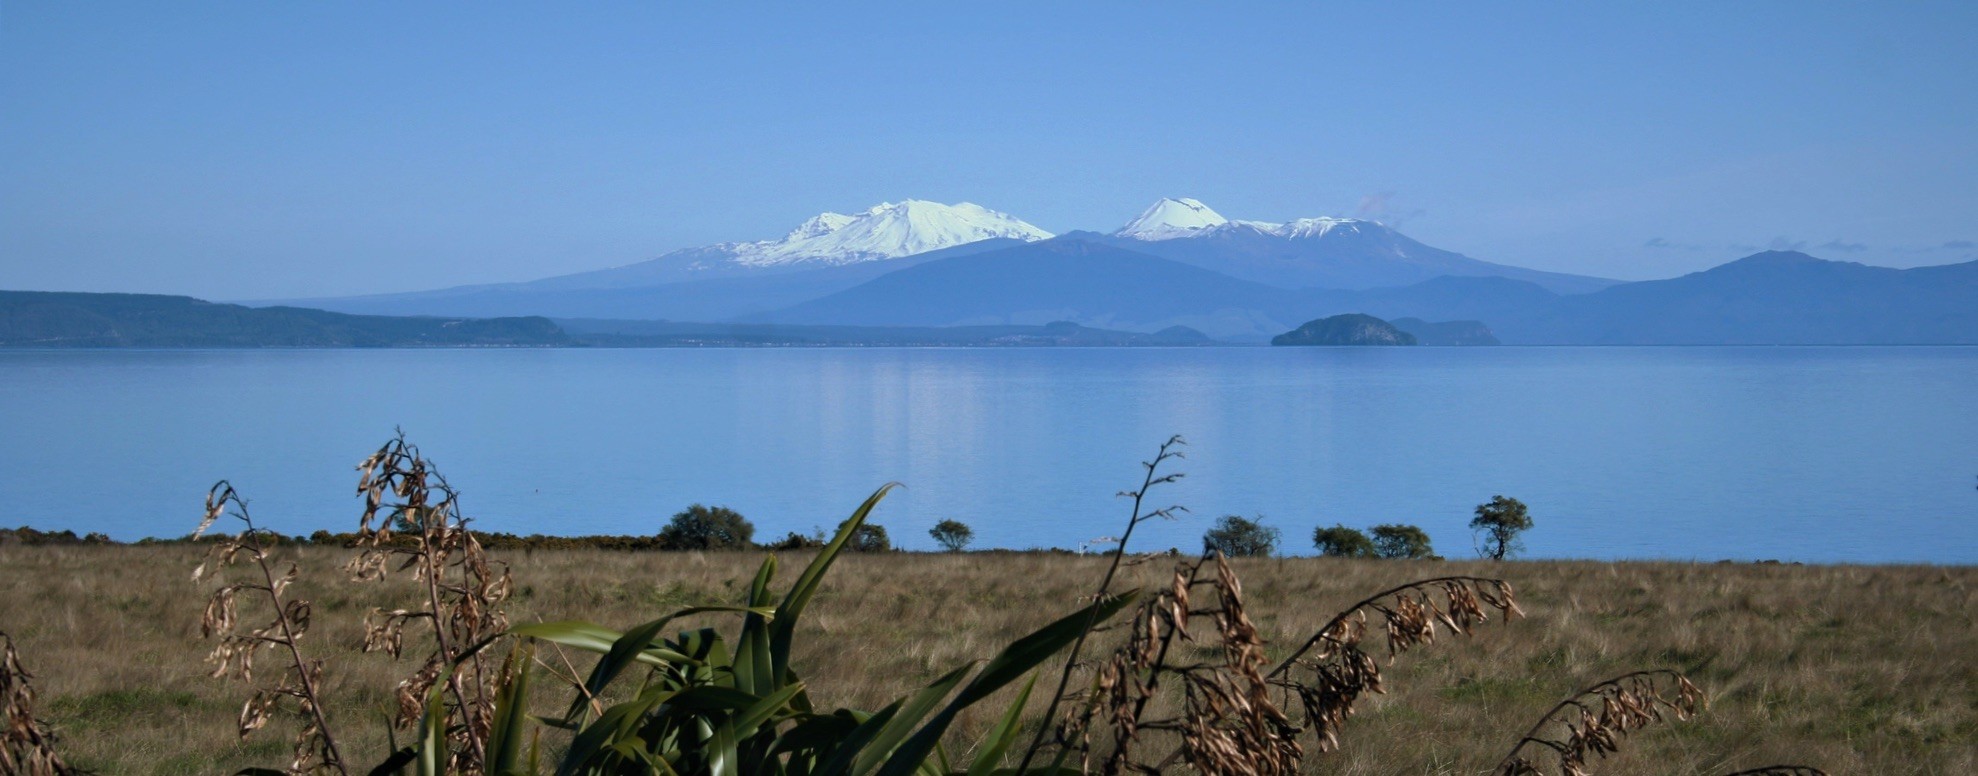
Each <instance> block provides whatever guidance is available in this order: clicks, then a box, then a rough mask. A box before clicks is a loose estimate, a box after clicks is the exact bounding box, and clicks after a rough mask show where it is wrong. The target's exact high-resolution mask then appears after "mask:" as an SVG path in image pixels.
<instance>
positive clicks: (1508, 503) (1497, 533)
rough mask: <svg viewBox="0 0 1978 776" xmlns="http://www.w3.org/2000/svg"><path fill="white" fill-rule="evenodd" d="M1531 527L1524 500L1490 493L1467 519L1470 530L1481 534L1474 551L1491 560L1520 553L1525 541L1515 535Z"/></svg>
mask: <svg viewBox="0 0 1978 776" xmlns="http://www.w3.org/2000/svg"><path fill="white" fill-rule="evenodd" d="M1531 527H1532V516H1531V514H1530V513H1529V512H1527V511H1526V510H1525V502H1522V501H1519V500H1517V499H1515V498H1505V497H1503V496H1491V497H1490V501H1489V502H1488V503H1483V504H1478V505H1477V516H1476V517H1475V518H1474V519H1472V520H1470V530H1472V531H1476V532H1477V533H1478V534H1479V535H1480V536H1479V538H1480V541H1479V542H1478V546H1477V554H1478V555H1482V556H1484V557H1486V558H1489V559H1491V560H1503V559H1505V558H1508V557H1511V556H1513V555H1516V554H1518V553H1520V552H1523V551H1524V549H1525V543H1524V542H1522V541H1520V540H1519V539H1518V534H1521V533H1524V532H1525V530H1526V529H1529V528H1531Z"/></svg>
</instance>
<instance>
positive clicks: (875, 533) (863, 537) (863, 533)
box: [845, 523, 893, 552]
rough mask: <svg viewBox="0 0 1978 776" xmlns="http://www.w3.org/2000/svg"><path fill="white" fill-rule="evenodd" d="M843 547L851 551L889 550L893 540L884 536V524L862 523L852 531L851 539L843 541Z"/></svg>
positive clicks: (891, 547)
mask: <svg viewBox="0 0 1978 776" xmlns="http://www.w3.org/2000/svg"><path fill="white" fill-rule="evenodd" d="M845 549H848V550H851V551H852V552H891V551H892V550H893V540H891V539H888V538H886V526H883V525H875V524H873V523H864V524H861V525H860V526H859V527H858V528H857V529H855V530H853V531H852V537H851V539H849V540H847V541H846V542H845Z"/></svg>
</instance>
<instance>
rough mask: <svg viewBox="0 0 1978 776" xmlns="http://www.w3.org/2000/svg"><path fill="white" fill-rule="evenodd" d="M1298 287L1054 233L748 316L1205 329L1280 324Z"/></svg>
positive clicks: (867, 322)
mask: <svg viewBox="0 0 1978 776" xmlns="http://www.w3.org/2000/svg"><path fill="white" fill-rule="evenodd" d="M1299 300H1300V294H1299V293H1298V292H1294V291H1289V290H1286V289H1280V288H1273V287H1271V286H1266V285H1263V284H1261V283H1252V282H1249V281H1244V280H1238V279H1236V278H1232V277H1229V276H1227V275H1221V274H1217V273H1215V272H1210V271H1208V270H1205V269H1202V268H1200V267H1193V266H1189V265H1187V264H1183V263H1180V262H1175V261H1169V260H1167V259H1161V258H1157V257H1153V256H1148V255H1146V254H1142V253H1135V252H1133V251H1128V250H1125V249H1122V248H1119V247H1116V246H1113V245H1108V244H1104V243H1099V242H1092V241H1086V240H1077V239H1064V238H1059V239H1055V240H1046V241H1044V242H1038V243H1031V244H1028V245H1023V246H1018V247H1014V248H1005V249H1003V250H998V251H989V252H985V253H979V254H973V255H968V256H961V257H956V258H949V259H943V260H940V261H931V262H927V263H924V264H920V265H918V266H915V267H910V268H907V269H903V270H899V271H897V272H892V273H888V274H886V275H884V276H882V277H879V278H877V279H875V280H872V281H870V282H867V283H864V284H861V285H859V286H856V287H854V288H850V289H847V290H844V291H840V292H838V293H835V294H831V295H829V296H825V297H823V298H820V299H816V300H813V301H810V302H805V303H803V304H799V305H794V306H791V307H788V308H785V309H782V310H778V311H776V312H773V313H768V314H765V315H760V316H752V317H751V318H750V320H754V321H759V322H765V323H816V324H833V325H860V326H878V325H896V326H898V325H904V326H970V325H1010V324H1036V323H1045V322H1049V321H1057V320H1070V321H1077V322H1079V323H1081V324H1084V325H1087V326H1097V327H1102V328H1125V329H1134V330H1143V331H1153V330H1157V329H1161V328H1166V327H1169V326H1189V327H1191V328H1195V329H1198V330H1201V331H1204V332H1207V333H1208V334H1209V335H1210V336H1220V335H1221V334H1222V333H1226V332H1232V331H1234V332H1238V333H1244V332H1251V331H1253V330H1257V329H1259V328H1260V327H1262V326H1266V325H1269V326H1272V327H1273V328H1272V329H1270V330H1275V331H1282V330H1283V329H1284V326H1282V325H1276V324H1275V323H1274V319H1273V318H1272V316H1273V315H1276V314H1280V313H1282V312H1283V311H1286V310H1290V309H1295V308H1297V307H1299V306H1301V304H1300V301H1299Z"/></svg>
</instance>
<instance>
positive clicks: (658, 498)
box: [0, 347, 1978, 563]
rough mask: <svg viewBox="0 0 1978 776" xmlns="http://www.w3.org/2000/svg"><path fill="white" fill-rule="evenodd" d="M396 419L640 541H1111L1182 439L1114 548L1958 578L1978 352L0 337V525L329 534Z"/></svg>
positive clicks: (488, 519)
mask: <svg viewBox="0 0 1978 776" xmlns="http://www.w3.org/2000/svg"><path fill="white" fill-rule="evenodd" d="M394 427H403V429H404V430H405V433H406V434H407V435H408V437H409V438H410V439H411V440H412V441H413V442H415V443H417V444H418V445H420V446H421V448H423V450H424V451H425V453H426V454H427V456H428V457H429V458H431V459H433V460H434V461H435V462H437V464H438V465H439V467H440V469H441V471H442V472H444V473H445V475H446V476H447V477H448V479H449V480H451V482H452V483H453V484H454V485H455V487H457V488H458V489H459V490H460V492H461V493H462V495H463V505H464V507H465V511H466V512H467V514H468V515H469V516H470V517H474V518H476V520H477V523H476V525H477V526H479V527H481V528H485V529H489V530H497V531H511V532H519V533H553V534H588V533H613V534H618V533H627V534H650V533H654V532H657V531H658V530H659V527H660V526H661V525H662V524H664V522H665V521H666V519H667V517H668V516H670V515H671V514H672V513H674V512H676V511H678V510H680V509H681V508H683V507H685V506H687V505H688V504H690V503H695V502H701V503H707V504H719V505H725V506H728V507H731V508H734V509H736V510H738V511H740V512H742V513H743V514H744V515H746V516H748V517H749V518H750V519H751V520H752V521H753V522H754V523H755V524H756V526H757V539H758V540H771V539H774V538H777V537H780V536H782V535H783V534H784V533H785V532H787V531H798V532H801V533H810V532H812V531H813V530H816V529H821V528H829V527H831V526H833V525H835V524H836V523H837V522H838V521H839V520H842V519H843V518H844V517H845V515H846V514H848V513H849V512H850V510H851V509H852V508H853V507H855V506H856V505H857V504H858V503H859V501H860V500H862V499H863V498H864V497H865V496H866V495H868V494H869V493H871V491H872V490H873V489H874V488H876V487H878V486H879V485H881V484H883V483H886V482H889V481H899V482H901V483H904V484H905V485H906V486H907V487H906V489H905V490H901V491H898V492H896V493H895V494H894V495H892V496H890V497H889V498H888V499H887V501H886V502H885V503H884V504H883V505H882V506H881V507H880V509H879V510H878V512H877V513H876V521H877V522H878V523H880V524H881V525H883V526H885V527H886V528H887V529H888V531H889V533H890V534H891V536H892V538H893V540H894V542H895V543H896V544H898V545H902V546H905V547H909V548H914V549H931V548H933V547H934V543H933V541H932V540H931V539H929V537H928V536H927V529H928V528H929V527H930V526H932V525H933V524H934V523H935V522H937V521H939V520H941V519H944V518H953V519H958V520H961V521H963V522H965V523H967V524H969V525H971V526H973V527H974V529H975V533H976V545H977V546H978V547H989V546H993V547H1067V548H1076V547H1079V546H1080V545H1081V544H1082V543H1086V542H1089V541H1091V540H1093V539H1096V538H1099V537H1104V536H1109V535H1114V534H1117V533H1118V532H1119V530H1120V528H1121V527H1122V523H1123V520H1124V518H1125V515H1126V509H1127V507H1128V504H1127V502H1125V501H1124V500H1122V499H1119V498H1117V497H1116V496H1115V495H1114V494H1116V493H1117V492H1118V491H1121V490H1125V489H1127V488H1129V487H1132V486H1135V485H1137V484H1138V483H1139V479H1140V474H1141V473H1140V468H1139V462H1140V461H1142V460H1145V459H1147V458H1148V457H1149V456H1151V455H1152V454H1153V452H1154V449H1155V447H1156V445H1158V444H1159V443H1160V442H1161V441H1162V440H1164V439H1166V438H1167V437H1168V436H1170V435H1172V434H1180V435H1182V436H1184V437H1186V439H1187V441H1188V443H1189V444H1188V446H1187V447H1186V448H1185V451H1186V453H1187V456H1188V457H1187V459H1186V460H1184V461H1181V462H1179V465H1178V466H1177V467H1176V469H1177V470H1179V471H1183V472H1186V475H1187V476H1186V478H1185V479H1183V480H1182V481H1180V482H1178V483H1176V484H1174V485H1172V486H1169V487H1167V488H1165V489H1163V490H1161V491H1159V492H1158V493H1157V494H1156V495H1155V496H1154V497H1153V499H1154V501H1156V502H1158V503H1159V504H1161V505H1165V504H1168V503H1178V504H1182V505H1185V506H1187V507H1188V508H1189V509H1191V510H1192V513H1191V514H1189V515H1186V516H1183V517H1182V518H1180V519H1178V520H1175V521H1172V522H1160V523H1149V524H1147V525H1145V526H1143V527H1142V529H1141V531H1142V533H1140V534H1139V535H1137V536H1136V538H1135V544H1136V546H1137V547H1138V548H1140V549H1166V548H1168V547H1170V546H1172V547H1179V548H1181V549H1183V550H1193V549H1199V547H1200V543H1201V539H1200V537H1201V534H1202V532H1203V530H1204V529H1205V528H1206V527H1207V526H1208V524H1209V523H1210V522H1211V521H1212V520H1213V519H1214V518H1215V517H1216V516H1219V515H1224V514H1242V515H1246V516H1253V517H1254V516H1259V515H1261V516H1263V518H1264V520H1265V522H1266V524H1267V525H1272V526H1276V527H1278V528H1280V529H1282V531H1283V542H1282V545H1281V546H1282V547H1283V548H1284V549H1285V550H1286V551H1288V552H1291V553H1298V554H1308V553H1310V552H1312V549H1311V534H1312V530H1313V528H1314V527H1315V526H1319V525H1327V526H1330V525H1332V524H1334V523H1344V524H1346V525H1349V526H1355V527H1365V526H1368V525H1372V524H1376V523H1389V522H1401V523H1413V524H1417V525H1420V526H1422V527H1423V528H1425V529H1426V530H1427V531H1428V532H1429V534H1430V535H1431V536H1432V537H1433V539H1434V542H1435V547H1436V549H1437V550H1438V551H1439V552H1441V553H1442V554H1444V555H1447V556H1450V557H1468V556H1472V555H1473V554H1474V550H1473V548H1474V545H1473V542H1472V539H1471V535H1470V532H1469V530H1468V528H1467V527H1466V524H1467V522H1468V521H1469V518H1470V516H1471V510H1472V509H1473V508H1474V507H1475V506H1476V505H1477V504H1479V503H1481V502H1484V501H1487V500H1488V499H1489V498H1490V497H1491V496H1492V495H1493V494H1504V495H1508V496H1513V497H1516V498H1518V499H1520V500H1523V501H1524V502H1525V503H1527V504H1528V505H1530V507H1531V513H1532V516H1533V518H1534V520H1535V521H1536V527H1535V528H1534V529H1533V530H1532V531H1531V532H1530V533H1529V534H1528V535H1527V537H1526V545H1527V548H1528V552H1527V554H1528V555H1529V556H1534V557H1580V558H1675V559H1701V560H1717V559H1726V558H1728V559H1742V560H1754V559H1779V560H1786V561H1794V560H1798V561H1823V562H1835V561H1838V562H1893V561H1901V562H1931V563H1972V562H1978V490H1974V487H1973V486H1974V484H1978V480H1974V476H1978V348H1970V347H1919V348H1900V347H1852V348H1849V347H1842V348H1813V347H1752V348H1742V347H1718V348H1673V347H1672V348H1514V347H1501V348H1358V349H1356V348H1176V349H1167V348H1123V349H1098V348H1095V349H1084V348H1064V349H1050V348H1034V349H1033V348H1024V349H1019V348H1011V349H707V350H692V349H678V350H585V349H568V350H520V349H518V350H499V349H489V350H218V351H23V350H14V351H0V501H4V503H5V504H6V505H7V507H8V509H9V512H10V513H11V514H9V515H7V516H4V517H0V525H8V526H13V525H21V524H26V525H32V526H34V527H37V528H42V529H51V530H59V529H73V530H75V531H77V532H78V533H81V532H87V531H102V532H105V533H108V534H109V535H111V536H112V537H115V538H118V539H125V540H130V539H137V538H139V537H143V536H178V535H182V534H185V533H187V532H189V531H190V530H191V529H192V528H193V527H194V526H195V525H196V524H197V522H198V520H199V516H200V508H201V500H202V498H203V495H204V493H205V491H206V488H207V487H208V486H209V485H211V484H212V483H213V482H214V481H215V480H218V479H221V478H226V479H230V480H232V482H233V483H234V484H235V485H236V486H237V487H238V488H239V489H240V490H241V492H242V493H243V494H245V495H246V496H247V497H248V498H249V499H250V501H251V503H252V508H253V510H254V514H255V517H256V519H257V520H258V521H260V522H262V523H263V524H265V525H267V526H268V527H272V528H275V529H277V530H281V531H283V532H287V533H307V532H309V531H313V530H316V529H319V528H327V529H332V530H339V531H341V530H351V529H352V528H354V526H355V525H356V517H357V514H358V510H359V506H360V504H359V501H358V500H357V499H356V497H355V495H354V490H355V485H356V481H357V475H356V472H355V471H354V466H355V465H356V463H357V462H358V461H360V460H361V459H363V458H364V456H365V455H367V454H368V453H369V452H371V451H372V450H374V449H376V447H377V446H378V445H379V444H380V443H382V442H383V441H384V440H385V439H386V438H388V437H389V436H390V435H391V433H392V430H393V428H394Z"/></svg>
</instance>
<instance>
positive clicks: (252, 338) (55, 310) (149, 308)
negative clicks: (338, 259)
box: [0, 291, 573, 348]
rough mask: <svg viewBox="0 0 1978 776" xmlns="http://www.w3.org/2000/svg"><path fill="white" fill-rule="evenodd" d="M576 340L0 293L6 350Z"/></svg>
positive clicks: (534, 322) (171, 299) (158, 301)
mask: <svg viewBox="0 0 1978 776" xmlns="http://www.w3.org/2000/svg"><path fill="white" fill-rule="evenodd" d="M569 344H573V343H572V340H571V338H570V337H569V335H567V334H565V333H564V331H563V330H562V329H561V328H559V327H558V326H557V325H556V324H555V323H552V322H550V320H549V319H548V318H539V317H524V318H399V317H387V316H378V315H348V314H345V313H333V312H327V311H324V310H310V309H305V308H300V307H242V306H240V305H232V304H218V303H214V302H207V301H203V300H199V299H194V298H192V297H189V296H163V295H156V294H86V293H61V292H44V291H0V347H49V348H62V347H71V348H117V347H132V348H257V347H289V348H307V347H473V346H482V347H495V346H510V347H516V346H537V347H540V346H555V345H569Z"/></svg>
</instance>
